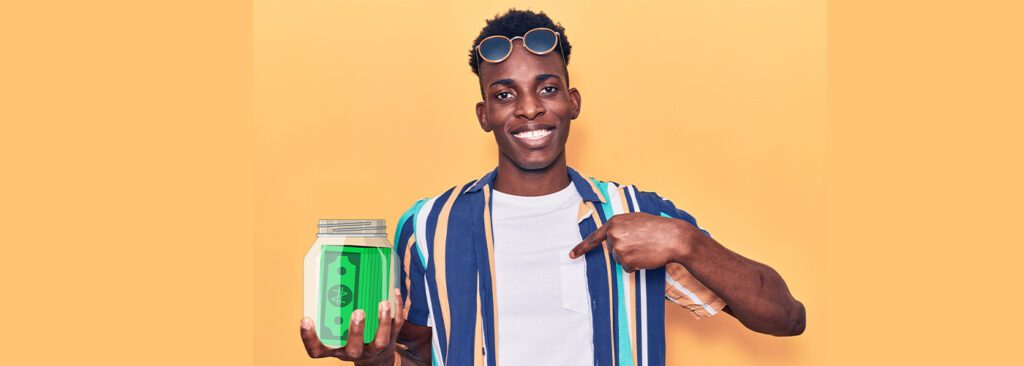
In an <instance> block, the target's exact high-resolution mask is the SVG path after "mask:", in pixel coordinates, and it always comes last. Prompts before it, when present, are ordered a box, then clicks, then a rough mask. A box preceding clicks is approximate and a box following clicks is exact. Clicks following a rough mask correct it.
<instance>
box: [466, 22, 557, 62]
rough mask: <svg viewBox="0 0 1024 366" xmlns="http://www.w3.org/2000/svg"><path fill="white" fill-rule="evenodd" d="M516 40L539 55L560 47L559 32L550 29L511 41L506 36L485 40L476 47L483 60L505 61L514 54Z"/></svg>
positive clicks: (536, 29) (529, 32) (530, 32)
mask: <svg viewBox="0 0 1024 366" xmlns="http://www.w3.org/2000/svg"><path fill="white" fill-rule="evenodd" d="M516 39H522V40H523V47H525V48H526V49H527V50H528V51H530V52H533V53H534V54H537V55H545V54H548V53H549V52H551V51H554V50H555V48H556V47H558V32H555V31H553V30H551V29H548V28H533V29H531V30H530V31H528V32H526V34H524V35H522V36H515V37H512V38H511V39H510V38H508V37H505V36H490V37H487V38H484V39H483V40H482V41H480V44H478V45H476V51H477V54H479V55H480V58H481V59H483V60H484V61H487V62H490V63H498V62H502V61H505V59H506V58H508V56H509V55H511V54H512V41H514V40H516ZM558 51H559V52H562V49H561V48H559V49H558ZM478 63H479V62H478ZM562 63H565V52H562ZM478 67H479V65H478Z"/></svg>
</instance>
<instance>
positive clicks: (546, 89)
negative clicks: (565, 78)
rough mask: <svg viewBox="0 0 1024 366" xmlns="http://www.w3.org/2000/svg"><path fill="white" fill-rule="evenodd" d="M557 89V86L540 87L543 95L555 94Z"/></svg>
mask: <svg viewBox="0 0 1024 366" xmlns="http://www.w3.org/2000/svg"><path fill="white" fill-rule="evenodd" d="M556 91H558V88H556V87H553V86H545V87H543V88H541V89H540V94H541V95H548V94H554V93H555V92H556Z"/></svg>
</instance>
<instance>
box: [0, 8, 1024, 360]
mask: <svg viewBox="0 0 1024 366" xmlns="http://www.w3.org/2000/svg"><path fill="white" fill-rule="evenodd" d="M33 4H34V5H23V4H13V5H11V4H5V5H3V7H2V8H0V37H2V38H0V39H2V41H3V42H0V47H2V48H0V55H2V57H0V64H2V66H3V67H0V122H2V126H3V127H2V129H0V162H2V165H0V169H2V171H3V179H2V183H0V188H2V189H0V207H2V208H0V210H2V211H0V213H2V216H0V223H2V224H0V225H2V227H3V230H2V231H0V235H2V237H0V242H2V245H3V254H2V255H0V280H2V281H3V282H2V284H3V287H2V291H3V292H2V293H3V294H4V296H3V299H4V301H3V302H2V303H3V305H2V311H0V328H3V329H4V330H3V331H2V338H0V344H3V347H4V350H5V351H4V352H3V355H2V356H0V363H3V364H12V365H15V364H71V363H74V364H104V365H110V364H117V365H120V364H124V365H129V364H139V363H146V364H157V365H164V364H166V365H172V364H218V365H224V364H238V365H250V364H256V365H293V364H310V365H313V364H332V362H331V361H325V360H309V359H307V357H306V356H305V353H304V351H303V350H302V345H301V343H300V342H299V339H298V334H297V333H298V332H297V327H298V321H299V317H300V316H301V308H300V307H301V290H300V283H301V275H300V270H301V258H302V255H303V254H304V253H305V251H306V250H307V249H308V247H309V245H310V244H312V242H313V240H314V238H315V234H314V233H315V229H314V226H313V225H315V222H316V220H317V219H320V218H356V217H370V218H386V219H387V220H388V222H389V224H391V225H394V223H395V222H396V220H397V218H398V216H399V215H400V214H401V213H402V211H404V210H405V209H406V208H408V206H409V205H411V204H412V202H414V200H415V199H417V198H421V197H426V196H432V195H435V194H437V193H439V192H441V191H442V190H443V189H446V188H447V187H449V186H451V185H454V184H457V183H463V182H465V181H468V180H470V179H474V178H476V177H478V176H479V175H481V174H483V173H484V172H486V171H488V170H489V169H491V168H492V167H493V165H494V164H495V163H496V157H495V149H494V143H493V140H492V137H491V136H489V135H487V134H484V133H483V132H482V131H480V130H479V128H478V126H477V124H476V121H475V117H474V116H473V114H472V111H471V108H472V104H473V103H475V102H476V101H477V100H478V99H479V92H478V89H477V87H476V79H475V77H474V76H473V75H472V73H471V72H470V71H469V67H468V65H467V64H466V63H467V56H466V53H467V51H468V49H469V47H470V46H471V44H470V43H471V41H472V40H473V39H474V37H475V35H476V34H477V32H479V29H480V27H482V26H483V24H484V20H485V19H486V18H490V17H493V15H494V14H495V13H497V12H499V11H502V10H504V9H506V8H507V7H508V6H509V5H510V4H509V3H505V2H502V3H480V2H470V1H463V2H450V3H444V4H431V3H428V2H425V1H409V2H398V3H392V2H375V3H370V2H342V1H271V0H258V1H254V2H247V1H237V2H233V3H229V2H220V3H218V4H217V5H214V4H211V3H209V2H192V3H189V2H180V1H179V2H167V3H164V4H147V5H142V4H138V3H136V2H128V1H121V2H118V1H103V2H90V3H87V4H78V3H70V4H50V3H33ZM517 6H519V7H521V8H531V9H537V10H545V11H546V12H548V13H549V14H550V15H551V16H552V17H553V18H554V19H555V20H556V21H559V22H561V23H562V25H564V26H565V27H566V28H567V31H566V33H567V36H568V38H569V40H570V42H572V44H573V46H574V50H573V51H574V52H573V56H572V60H571V63H570V73H571V75H572V83H573V86H575V87H577V88H579V89H580V91H581V94H582V96H583V113H582V114H581V116H580V119H578V120H576V121H575V122H574V123H575V124H574V128H573V131H572V134H571V137H570V141H569V147H568V159H569V164H570V165H571V166H573V167H575V168H578V169H579V170H581V171H583V172H584V173H586V174H589V175H591V176H594V177H596V178H599V179H605V180H615V181H617V182H620V183H629V184H636V185H638V186H639V187H641V188H643V189H645V190H653V191H657V192H659V193H660V194H662V195H663V196H666V197H669V198H671V199H672V200H673V201H674V202H675V203H676V204H677V205H678V206H680V207H681V208H683V209H685V210H687V211H689V212H690V213H692V214H693V215H695V216H696V217H697V219H698V221H699V222H700V223H701V226H703V227H704V228H706V229H708V230H709V231H711V233H712V234H713V235H714V236H715V237H716V238H717V239H718V240H719V241H720V242H722V243H723V244H725V245H726V246H727V247H729V248H732V249H734V250H736V251H737V252H739V253H742V254H744V255H746V256H748V257H750V258H752V259H755V260H758V261H762V262H764V263H767V264H769V265H771V266H773V267H774V268H775V269H776V270H777V271H779V272H780V274H782V275H783V277H784V278H785V279H786V280H787V283H788V284H789V287H790V289H791V291H792V292H793V293H794V295H795V296H796V297H797V298H798V299H800V300H802V301H803V302H804V304H805V305H806V306H807V309H808V326H807V330H806V332H805V334H804V335H801V336H799V337H796V338H773V337H770V336H765V335H759V334H754V333H752V332H749V331H747V330H745V328H743V327H742V325H740V324H739V323H738V322H737V321H735V320H734V319H732V318H730V317H729V316H728V315H720V316H716V317H714V318H711V319H708V320H702V321H696V320H692V319H691V318H690V317H689V316H688V315H687V314H685V313H683V312H682V311H680V310H679V309H676V308H675V307H673V306H669V307H668V309H669V312H668V319H669V322H670V323H671V325H670V326H669V330H668V344H669V363H670V364H719V365H751V364H769V365H819V364H832V365H846V364H851V365H852V364H863V363H877V364H918V363H930V364H952V363H957V362H980V363H994V364H1014V363H1019V362H1020V361H1021V356H1019V355H1017V354H1016V350H1015V346H1016V343H1019V342H1017V341H1015V339H1016V331H1015V329H1016V328H1017V327H1019V326H1020V325H1021V323H1022V322H1021V320H1022V319H1021V316H1020V315H1019V314H1020V313H1019V312H1018V311H1017V309H1018V308H1020V307H1021V305H1024V304H1022V301H1021V296H1020V295H1017V294H1016V289H1017V288H1019V285H1018V284H1017V283H1016V281H1015V280H1016V279H1019V278H1021V277H1022V276H1021V272H1020V270H1019V269H1018V267H1019V265H1017V264H1016V260H1017V259H1018V258H1020V254H1021V253H1022V251H1021V249H1019V246H1020V245H1021V244H1024V240H1022V239H1024V238H1022V235H1021V234H1020V232H1019V230H1018V229H1017V228H1018V227H1019V224H1018V223H1017V221H1019V220H1020V219H1021V218H1022V215H1021V214H1020V212H1019V207H1020V205H1021V204H1022V203H1024V199H1022V194H1021V193H1020V188H1019V187H1021V186H1022V185H1024V182H1022V180H1024V179H1022V174H1021V172H1020V170H1021V169H1020V165H1021V161H1022V157H1024V150H1022V148H1021V145H1020V143H1019V141H1020V139H1021V137H1022V136H1021V135H1022V134H1021V131H1022V128H1021V127H1020V124H1021V123H1022V122H1024V117H1022V115H1021V111H1020V104H1021V101H1022V100H1024V95H1022V92H1021V88H1020V85H1022V82H1024V80H1022V73H1021V71H1020V68H1019V65H1021V64H1024V60H1022V55H1021V49H1020V47H1019V44H1020V42H1019V40H1020V34H1022V33H1024V32H1022V30H1021V29H1020V25H1019V24H1014V23H1016V20H1015V19H1016V18H1017V15H1019V14H1020V13H1021V12H1020V9H1011V6H1007V5H997V4H994V2H988V3H981V2H979V3H976V4H974V5H971V6H959V7H952V6H944V5H936V4H932V3H930V2H920V3H917V4H901V5H894V4H893V3H892V2H869V1H830V2H828V3H827V4H826V3H825V2H823V1H791V2H781V1H771V2H764V1H717V2H711V1H707V2H696V1H687V2H681V3H679V2H667V1H666V2H643V3H637V4H632V3H624V2H558V3H531V2H522V3H517ZM1015 14H1017V15H1015ZM410 40H415V41H414V42H410ZM410 161H431V162H443V164H438V163H434V164H409V162H410ZM375 196H379V197H375Z"/></svg>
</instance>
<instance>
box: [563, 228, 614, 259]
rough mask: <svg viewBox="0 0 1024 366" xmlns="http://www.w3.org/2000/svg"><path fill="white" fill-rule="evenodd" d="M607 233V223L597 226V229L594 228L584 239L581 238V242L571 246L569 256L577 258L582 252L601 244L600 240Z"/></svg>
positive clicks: (602, 239)
mask: <svg viewBox="0 0 1024 366" xmlns="http://www.w3.org/2000/svg"><path fill="white" fill-rule="evenodd" d="M607 234H608V225H603V226H601V227H599V228H597V230H595V231H594V232H593V233H591V234H590V235H589V236H587V238H586V239H583V241H582V242H580V243H579V244H577V245H576V247H574V248H572V250H571V251H569V258H572V259H576V258H579V257H580V256H581V255H583V254H584V253H586V252H589V251H590V250H591V249H594V248H595V247H597V246H598V245H601V242H602V241H604V239H605V237H606V236H607Z"/></svg>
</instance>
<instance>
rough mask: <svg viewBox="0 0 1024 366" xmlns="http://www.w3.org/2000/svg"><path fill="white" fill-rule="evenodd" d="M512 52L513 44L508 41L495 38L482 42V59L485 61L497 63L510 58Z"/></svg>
mask: <svg viewBox="0 0 1024 366" xmlns="http://www.w3.org/2000/svg"><path fill="white" fill-rule="evenodd" d="M511 50H512V44H511V43H509V41H508V40H507V39H504V38H501V37H494V38H489V39H486V40H484V41H483V42H480V57H483V58H484V60H487V61H491V62H497V61H498V60H501V59H503V58H505V56H508V54H509V51H511Z"/></svg>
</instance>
